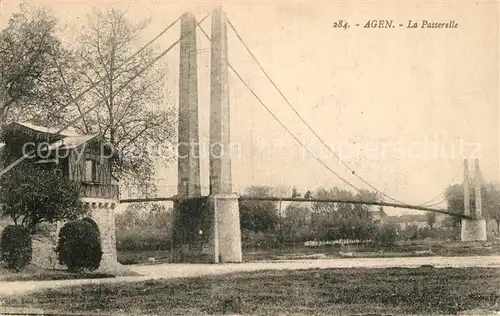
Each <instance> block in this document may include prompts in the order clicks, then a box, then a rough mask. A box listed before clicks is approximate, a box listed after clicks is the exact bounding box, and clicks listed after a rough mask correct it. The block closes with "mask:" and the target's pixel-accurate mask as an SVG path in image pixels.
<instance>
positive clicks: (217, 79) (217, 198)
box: [209, 7, 242, 262]
mask: <svg viewBox="0 0 500 316" xmlns="http://www.w3.org/2000/svg"><path fill="white" fill-rule="evenodd" d="M211 32H212V35H211V70H210V158H209V160H210V163H209V165H210V205H211V208H212V210H213V217H214V228H213V230H214V236H213V238H214V261H215V262H241V261H242V251H241V229H240V215H239V203H238V196H237V195H235V194H233V193H232V179H231V130H230V111H229V74H228V45H227V24H226V19H225V15H224V13H223V12H222V8H220V7H218V8H216V9H215V10H214V11H213V12H212V30H211Z"/></svg>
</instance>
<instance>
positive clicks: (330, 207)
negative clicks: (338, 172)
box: [312, 188, 377, 240]
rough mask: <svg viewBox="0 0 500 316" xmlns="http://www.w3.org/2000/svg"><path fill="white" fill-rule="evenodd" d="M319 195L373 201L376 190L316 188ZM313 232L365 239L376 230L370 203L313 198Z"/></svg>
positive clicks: (329, 235) (337, 237) (319, 235)
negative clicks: (353, 191)
mask: <svg viewBox="0 0 500 316" xmlns="http://www.w3.org/2000/svg"><path fill="white" fill-rule="evenodd" d="M316 196H317V198H320V199H340V200H355V201H363V202H373V201H376V200H377V194H376V193H374V192H371V191H366V190H362V191H360V192H358V193H356V194H353V193H352V192H350V191H347V190H342V189H339V188H333V189H330V190H327V189H325V188H319V189H318V190H317V191H316ZM312 212H313V215H312V216H313V217H312V218H313V219H312V221H313V223H312V227H314V228H315V230H316V231H315V235H316V236H317V238H320V239H339V238H349V239H361V240H367V239H370V238H371V236H372V235H373V234H374V233H375V227H374V225H373V222H372V218H371V213H370V205H367V204H352V203H324V202H314V203H313V205H312Z"/></svg>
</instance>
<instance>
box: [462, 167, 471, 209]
mask: <svg viewBox="0 0 500 316" xmlns="http://www.w3.org/2000/svg"><path fill="white" fill-rule="evenodd" d="M469 181H470V180H469V164H468V162H467V159H464V182H463V186H464V214H465V215H467V216H470V188H469Z"/></svg>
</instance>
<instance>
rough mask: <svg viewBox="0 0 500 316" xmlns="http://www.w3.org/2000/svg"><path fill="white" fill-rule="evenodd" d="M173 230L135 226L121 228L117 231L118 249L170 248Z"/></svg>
mask: <svg viewBox="0 0 500 316" xmlns="http://www.w3.org/2000/svg"><path fill="white" fill-rule="evenodd" d="M171 243H172V239H171V232H170V231H167V230H166V229H161V230H160V229H150V230H147V229H145V228H137V227H135V228H133V229H126V230H125V229H119V230H117V232H116V249H117V250H118V251H150V250H155V251H157V250H170V246H171Z"/></svg>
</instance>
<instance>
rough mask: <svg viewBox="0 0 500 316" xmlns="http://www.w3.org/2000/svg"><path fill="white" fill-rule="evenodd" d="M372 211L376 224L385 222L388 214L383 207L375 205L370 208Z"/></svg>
mask: <svg viewBox="0 0 500 316" xmlns="http://www.w3.org/2000/svg"><path fill="white" fill-rule="evenodd" d="M370 213H371V215H372V221H373V223H375V224H384V223H385V222H386V219H387V214H386V213H385V212H384V208H383V207H379V206H377V207H373V208H372V209H370Z"/></svg>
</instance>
